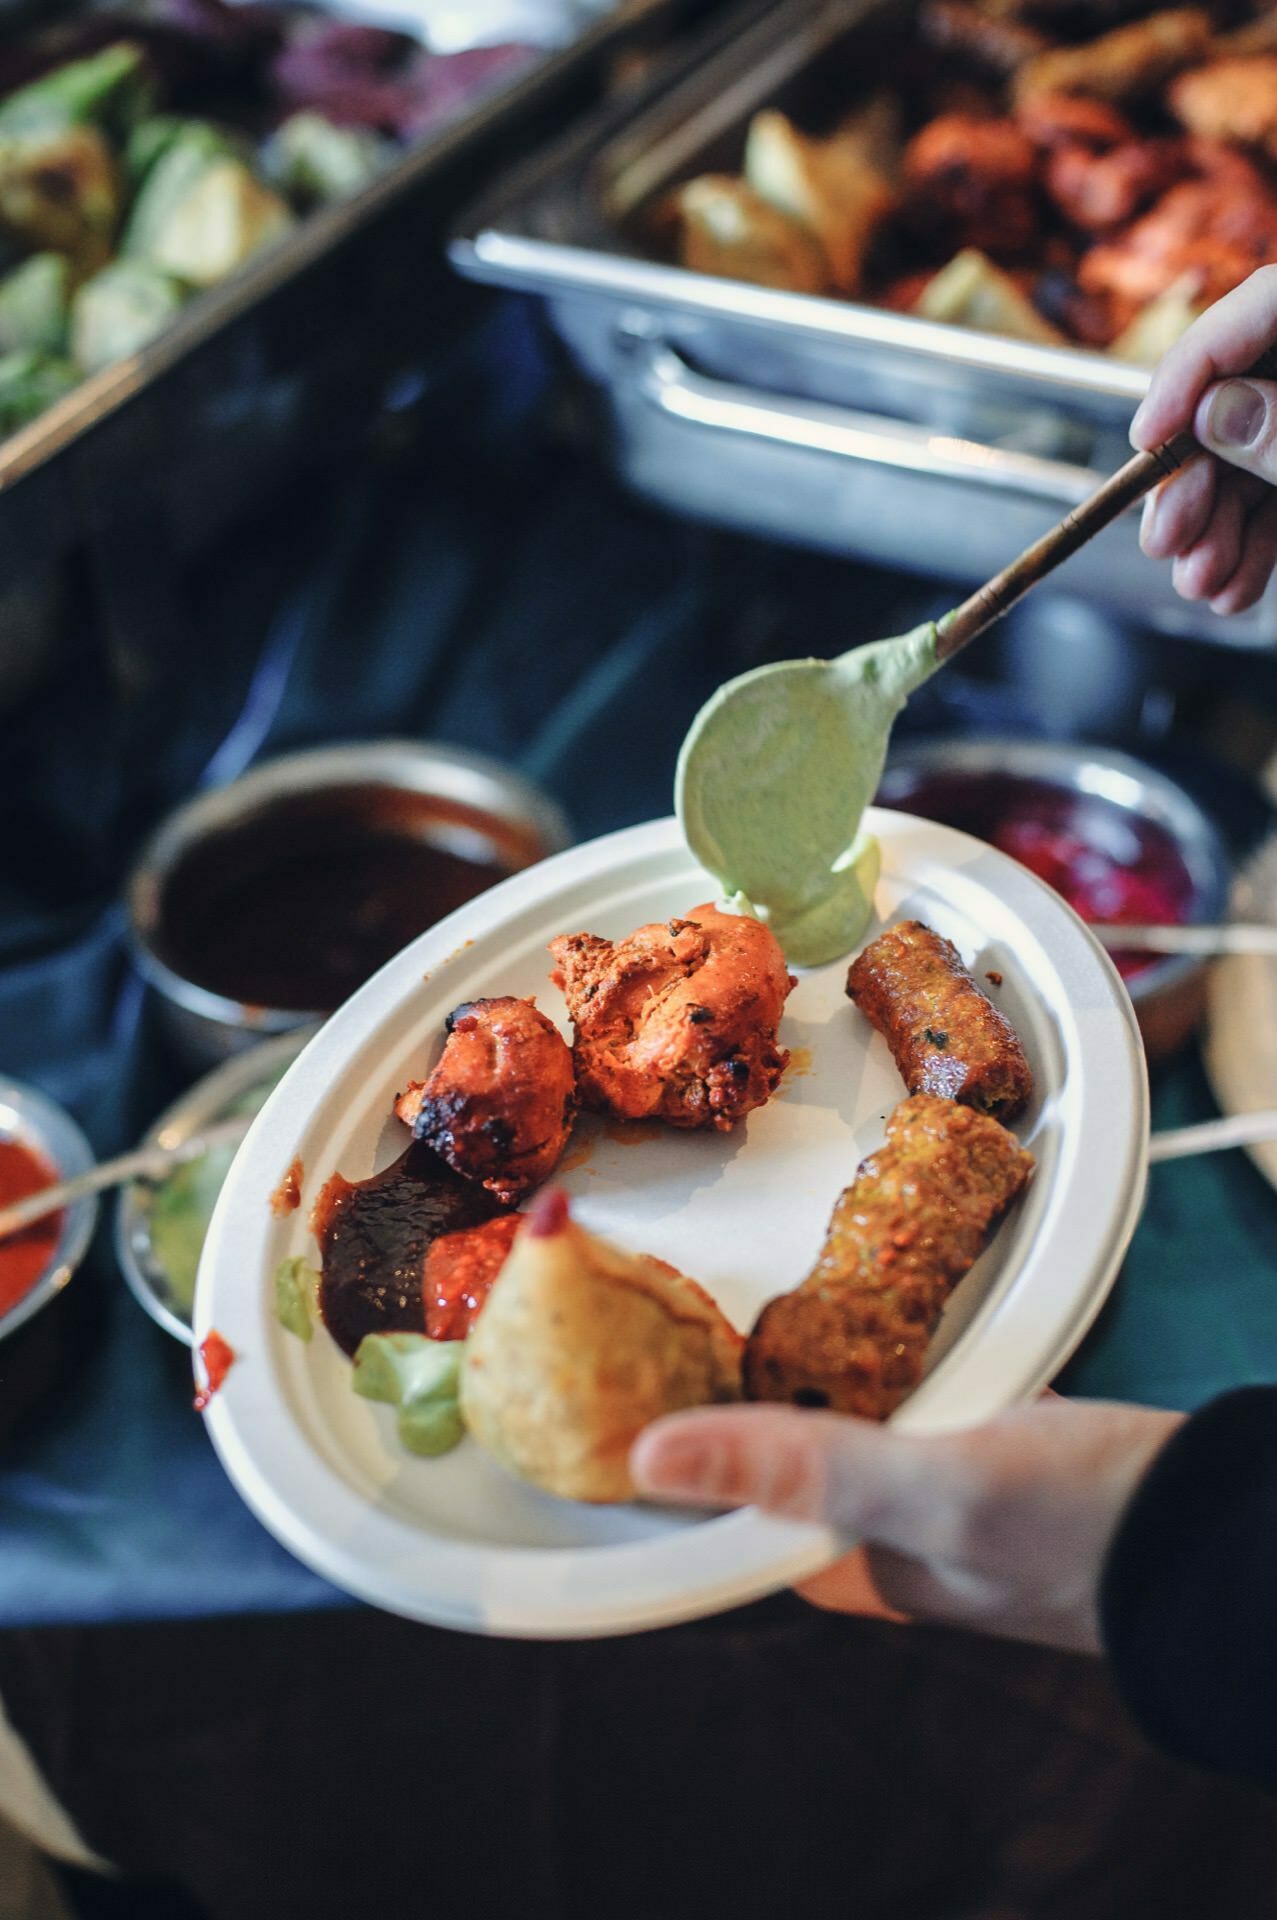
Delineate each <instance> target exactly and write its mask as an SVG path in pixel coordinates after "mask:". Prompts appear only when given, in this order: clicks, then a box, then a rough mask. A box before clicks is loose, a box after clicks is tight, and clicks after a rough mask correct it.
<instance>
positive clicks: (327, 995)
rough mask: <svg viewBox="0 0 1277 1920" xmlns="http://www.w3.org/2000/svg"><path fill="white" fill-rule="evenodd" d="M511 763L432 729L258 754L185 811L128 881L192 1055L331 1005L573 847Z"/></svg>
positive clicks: (225, 1050) (271, 1030)
mask: <svg viewBox="0 0 1277 1920" xmlns="http://www.w3.org/2000/svg"><path fill="white" fill-rule="evenodd" d="M569 839H570V833H569V829H568V825H567V822H566V820H565V819H564V816H563V815H562V813H561V812H560V811H559V809H558V808H557V807H556V806H555V805H554V803H553V802H552V801H551V800H550V799H549V798H548V797H547V796H546V795H545V794H543V793H542V792H540V791H539V789H538V788H536V787H534V786H533V785H532V784H531V783H530V782H529V781H527V780H525V779H523V778H522V777H521V775H519V774H518V773H516V772H515V771H514V770H513V769H511V768H509V767H505V766H502V765H501V764H500V763H499V762H498V761H494V760H489V759H487V758H486V757H485V756H484V755H482V754H477V753H470V752H467V751H465V750H463V749H460V748H456V747H448V746H442V745H440V744H438V743H437V742H433V741H413V740H376V741H363V742H357V743H352V744H343V745H340V746H331V747H318V748H312V749H308V750H306V751H303V752H300V753H290V754H285V755H283V756H282V757H281V758H279V759H276V760H268V761H263V762H262V764H261V765H260V766H258V767H255V768H253V770H252V771H251V772H249V773H246V774H244V775H243V776H242V777H241V778H240V779H238V780H234V781H232V782H231V783H230V784H229V785H227V786H224V787H218V788H214V789H212V790H210V791H209V792H207V793H202V794H200V795H198V796H197V797H196V798H195V799H193V800H190V801H188V802H187V803H186V805H185V806H182V807H179V808H178V810H177V811H176V813H173V814H171V815H170V816H169V818H168V819H167V820H166V821H165V822H164V823H163V824H162V825H161V826H160V828H159V829H158V831H157V832H156V833H155V834H154V835H153V837H152V838H151V840H150V841H149V842H148V844H147V845H146V847H145V848H144V849H143V851H142V854H141V857H140V859H139V860H138V863H137V866H136V867H135V868H134V871H133V874H132V877H131V879H130V881H129V887H128V905H129V917H130V922H131V931H132V936H133V952H134V957H135V959H136V961H137V964H138V967H139V970H140V971H141V973H142V974H143V976H144V978H145V979H146V980H147V982H148V983H149V985H150V986H151V988H152V989H153V990H154V992H155V995H156V999H157V1003H158V1005H159V1008H160V1011H161V1014H162V1016H163V1020H164V1023H165V1026H166V1028H167V1030H168V1032H169V1034H170V1037H171V1038H172V1040H173V1041H174V1043H175V1045H176V1047H177V1050H178V1051H179V1052H180V1053H181V1055H182V1056H183V1058H184V1059H185V1060H186V1061H187V1063H188V1064H189V1065H192V1066H197V1067H206V1066H211V1065H216V1064H217V1063H218V1062H219V1061H221V1060H225V1059H226V1058H227V1057H228V1056H229V1055H231V1054H233V1053H237V1052H239V1051H241V1050H242V1049H243V1048H244V1047H246V1046H249V1045H251V1044H252V1043H253V1042H254V1041H255V1040H260V1039H263V1038H266V1037H268V1036H270V1035H273V1034H279V1033H285V1032H288V1031H290V1030H291V1029H293V1028H295V1027H300V1026H306V1025H310V1024H311V1023H312V1022H313V1021H314V1020H316V1019H317V1018H320V1017H322V1016H323V1015H325V1014H329V1013H331V1012H333V1010H334V1009H335V1008H336V1007H338V1006H340V1005H341V1003H342V1001H344V1000H346V999H348V998H349V996H350V995H351V994H352V993H354V992H355V991H356V990H357V989H358V988H359V987H361V986H362V985H363V984H364V982H365V981H366V980H368V979H370V978H371V977H372V975H373V974H374V973H376V972H377V970H378V968H380V967H381V966H382V965H383V964H384V963H385V962H386V961H387V960H389V959H391V958H392V957H393V956H394V955H395V954H396V953H398V952H399V951H400V950H401V948H403V947H405V946H407V945H408V943H409V941H411V940H414V939H415V938H416V937H417V935H418V934H420V933H424V932H425V930H426V928H427V927H430V926H433V925H434V923H435V922H436V921H437V920H442V919H443V918H444V917H445V916H446V915H447V914H449V913H451V912H452V911H453V910H454V909H455V908H456V907H459V906H462V905H463V904H464V903H465V902H466V901H467V900H471V899H473V898H474V896H475V895H476V894H478V893H482V892H483V891H484V889H485V888H487V887H490V886H494V885H495V884H496V883H497V882H498V881H499V880H504V879H506V878H507V877H508V876H509V875H510V874H512V873H518V872H520V871H522V869H523V868H525V867H530V866H532V865H534V864H535V862H536V861H538V860H541V859H544V858H545V856H546V855H547V854H551V853H557V852H558V851H559V849H560V848H561V847H564V846H566V845H567V844H568V842H569Z"/></svg>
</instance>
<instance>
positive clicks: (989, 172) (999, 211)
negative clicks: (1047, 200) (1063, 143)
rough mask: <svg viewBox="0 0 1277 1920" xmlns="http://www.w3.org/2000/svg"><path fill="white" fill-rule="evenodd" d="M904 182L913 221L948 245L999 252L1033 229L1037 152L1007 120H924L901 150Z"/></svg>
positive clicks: (1022, 241) (953, 116) (961, 116)
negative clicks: (903, 154) (903, 151)
mask: <svg viewBox="0 0 1277 1920" xmlns="http://www.w3.org/2000/svg"><path fill="white" fill-rule="evenodd" d="M904 184H905V192H906V195H907V197H908V202H909V213H910V218H911V221H912V224H913V225H914V226H915V227H916V228H918V229H919V231H921V232H923V233H930V234H934V235H936V236H938V237H940V238H942V239H943V240H944V241H945V243H946V244H948V243H952V244H953V245H954V246H957V247H976V248H978V249H979V250H980V251H981V252H983V253H991V254H994V255H996V256H998V257H999V258H1004V257H1006V256H1008V255H1015V254H1020V253H1023V252H1024V250H1025V248H1026V247H1027V246H1028V245H1029V243H1030V242H1031V241H1032V240H1033V239H1034V238H1035V236H1036V234H1037V231H1038V226H1039V217H1038V196H1037V153H1036V151H1035V149H1034V147H1033V144H1032V142H1031V141H1030V140H1029V139H1027V138H1026V136H1025V135H1024V134H1023V133H1022V132H1021V131H1020V129H1019V127H1017V126H1016V125H1015V123H1014V121H1012V120H977V119H975V118H974V117H973V116H971V115H969V114H965V113H947V114H942V115H941V116H940V117H939V118H938V119H936V120H932V121H930V122H929V123H928V124H927V125H926V126H925V127H923V128H922V129H921V131H920V132H919V133H916V134H915V135H914V137H913V139H912V140H911V141H910V142H909V145H908V146H907V147H906V149H905V156H904Z"/></svg>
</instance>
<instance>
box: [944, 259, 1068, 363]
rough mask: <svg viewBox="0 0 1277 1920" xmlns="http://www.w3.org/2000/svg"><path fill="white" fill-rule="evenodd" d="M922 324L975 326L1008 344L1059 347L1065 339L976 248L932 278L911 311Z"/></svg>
mask: <svg viewBox="0 0 1277 1920" xmlns="http://www.w3.org/2000/svg"><path fill="white" fill-rule="evenodd" d="M910 311H911V312H912V313H916V314H920V315H921V316H922V318H923V319H924V320H945V321H947V322H948V324H949V325H950V326H951V327H976V328H979V329H980V330H981V331H982V332H984V333H1003V334H1006V335H1007V336H1008V337H1009V338H1010V339H1012V340H1036V341H1037V342H1038V343H1039V344H1040V345H1042V346H1045V347H1049V346H1062V345H1063V344H1064V335H1063V334H1062V333H1061V332H1060V331H1059V329H1058V328H1056V327H1053V326H1052V325H1051V323H1050V321H1049V320H1046V319H1044V318H1043V316H1042V315H1041V314H1040V313H1039V312H1038V310H1037V308H1036V307H1035V306H1034V304H1033V302H1032V301H1031V300H1030V299H1029V297H1028V295H1027V294H1026V293H1025V292H1024V290H1023V288H1022V287H1021V286H1020V285H1019V284H1018V283H1017V281H1016V280H1014V279H1013V278H1012V277H1011V275H1010V274H1009V273H1005V272H1004V271H1003V270H1002V268H1001V267H995V266H994V264H993V262H992V260H990V259H989V258H988V256H987V255H986V254H983V253H981V252H980V250H979V248H978V247H964V248H963V249H962V252H961V253H955V254H954V256H953V259H952V260H950V262H949V264H948V265H947V266H945V267H941V269H940V271H939V273H936V274H932V275H931V277H930V278H929V279H928V280H927V282H926V284H925V285H924V286H923V288H922V290H921V292H920V293H919V294H918V295H917V298H916V299H915V300H914V302H913V305H912V307H911V308H910Z"/></svg>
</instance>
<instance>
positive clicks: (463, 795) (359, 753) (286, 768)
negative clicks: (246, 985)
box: [125, 739, 572, 1036]
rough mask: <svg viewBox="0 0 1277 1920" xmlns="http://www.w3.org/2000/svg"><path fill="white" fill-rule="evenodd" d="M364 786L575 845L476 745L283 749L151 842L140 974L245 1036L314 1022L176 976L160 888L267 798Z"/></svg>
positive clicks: (135, 883)
mask: <svg viewBox="0 0 1277 1920" xmlns="http://www.w3.org/2000/svg"><path fill="white" fill-rule="evenodd" d="M441 771H442V774H443V776H444V777H443V779H442V780H441V779H440V773H441ZM361 784H362V785H368V784H372V785H376V784H381V785H384V786H388V787H389V786H397V787H400V788H402V789H404V790H405V791H407V792H411V793H420V794H427V795H430V794H437V795H438V796H439V797H440V798H441V799H454V800H458V801H460V802H462V803H463V804H466V805H470V806H473V807H475V808H476V809H477V810H479V811H486V812H488V813H490V814H492V815H493V816H494V817H496V818H498V819H503V820H509V821H511V822H517V823H519V824H527V825H530V826H531V827H532V829H533V831H534V832H535V833H536V834H537V835H538V836H539V838H540V840H541V843H542V845H543V846H544V848H545V852H546V854H547V855H548V854H552V853H558V852H560V851H561V850H562V849H563V848H564V847H566V846H570V845H571V841H572V834H571V829H570V827H569V825H568V820H567V816H566V814H565V813H564V812H563V810H562V809H561V808H560V807H559V806H558V805H557V803H556V802H555V801H554V800H552V799H551V798H550V797H549V795H548V794H545V793H543V792H542V791H541V789H540V788H539V787H537V786H535V785H534V784H533V783H532V782H531V781H530V780H528V779H527V778H525V776H524V775H523V774H521V773H519V772H518V771H517V770H516V769H514V768H511V767H507V766H505V765H504V764H503V763H502V762H501V761H499V760H495V759H493V758H491V757H490V756H489V755H487V754H482V753H475V752H472V751H471V750H470V749H469V748H463V747H454V746H448V745H446V744H445V743H444V742H442V741H434V740H408V739H383V740H368V741H341V742H337V743H335V744H332V745H325V746H320V747H304V748H301V749H299V750H297V751H295V752H291V753H284V754H278V755H276V756H274V757H273V758H271V759H269V760H263V761H262V762H261V764H260V765H258V766H255V767H252V768H250V769H249V771H248V772H247V773H243V774H241V775H239V776H238V778H236V779H234V780H230V781H227V782H226V783H225V784H224V785H222V786H219V787H213V788H210V789H209V790H208V791H206V792H202V793H197V794H195V795H194V796H193V797H192V798H191V799H189V800H186V801H184V802H182V804H181V805H180V806H178V807H176V808H175V809H174V810H173V811H172V812H171V813H169V814H168V815H167V816H166V817H165V819H163V820H162V821H161V822H160V823H159V825H158V826H157V827H156V828H155V830H154V831H153V832H152V833H151V834H150V836H149V837H148V838H147V839H146V841H144V843H143V845H142V848H141V851H140V852H139V854H138V856H137V859H136V860H135V861H134V863H133V867H132V870H131V871H130V874H129V877H128V880H127V882H126V884H125V902H126V906H127V909H128V930H129V944H130V948H131V951H132V955H133V959H134V962H135V964H136V966H137V968H138V971H139V972H140V973H141V974H142V976H143V978H144V979H145V980H146V981H147V982H148V983H149V984H150V985H151V986H153V987H154V988H155V989H156V990H157V991H158V992H159V993H161V994H162V995H163V996H164V997H165V998H166V999H167V1000H169V1001H171V1002H172V1003H173V1004H174V1005H175V1006H177V1007H180V1008H182V1009H183V1010H184V1011H185V1012H187V1013H191V1014H194V1015H195V1016H196V1017H197V1018H199V1019H201V1020H206V1021H209V1022H211V1023H213V1024H215V1025H217V1026H220V1027H226V1028H233V1029H235V1030H236V1031H239V1032H248V1033H259V1034H262V1035H263V1036H272V1035H282V1034H284V1033H287V1032H291V1031H292V1030H293V1029H295V1028H297V1027H299V1026H304V1025H306V1024H307V1023H308V1022H310V1021H312V1020H314V1019H316V1018H317V1017H318V1016H319V1015H320V1014H321V1013H322V1012H323V1011H324V1010H323V1009H315V1008H307V1007H259V1006H250V1005H247V1004H246V1003H245V1002H243V1001H241V1000H236V999H234V998H232V997H231V996H230V995H229V994H223V993H219V992H217V990H216V989H215V988H212V987H203V986H200V985H199V984H198V983H197V982H196V981H194V980H189V979H187V977H186V976H185V975H184V974H182V973H179V972H178V971H177V970H176V969H175V968H174V967H172V966H171V965H170V964H169V963H168V961H166V960H165V959H164V957H163V955H162V954H161V953H160V952H159V951H158V949H157V946H156V940H157V936H158V933H159V929H160V927H161V924H162V896H163V890H164V885H165V882H166V881H167V879H168V878H169V876H170V875H171V874H172V872H173V871H174V869H175V867H176V866H177V864H178V862H179V861H180V860H181V859H182V857H183V856H184V855H185V854H186V853H187V852H189V850H190V848H191V847H193V846H195V845H197V844H198V843H199V841H201V840H202V839H204V838H205V837H207V836H209V835H212V834H216V833H219V832H224V831H226V830H227V829H228V828H230V827H232V826H234V825H235V824H237V822H239V821H240V820H243V819H245V818H247V817H248V816H249V815H250V814H252V813H253V812H255V811H257V810H258V809H259V808H261V807H262V806H264V805H266V804H268V803H269V802H270V801H272V800H276V799H280V798H283V797H285V796H287V795H290V794H295V793H305V792H312V791H316V790H319V789H323V788H340V787H348V786H356V785H361Z"/></svg>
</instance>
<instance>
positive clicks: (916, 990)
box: [847, 920, 1033, 1120]
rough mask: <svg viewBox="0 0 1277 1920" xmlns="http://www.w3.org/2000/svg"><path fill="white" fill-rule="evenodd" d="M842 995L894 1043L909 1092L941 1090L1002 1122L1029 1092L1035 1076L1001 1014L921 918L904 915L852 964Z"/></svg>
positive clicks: (955, 954)
mask: <svg viewBox="0 0 1277 1920" xmlns="http://www.w3.org/2000/svg"><path fill="white" fill-rule="evenodd" d="M847 993H848V996H849V998H850V999H852V1000H854V1001H855V1003H856V1005H857V1006H858V1007H859V1008H860V1011H861V1012H862V1013H863V1014H864V1015H865V1018H866V1019H867V1020H868V1021H869V1022H870V1023H871V1025H873V1026H875V1027H877V1029H878V1031H879V1033H881V1034H882V1035H883V1037H884V1038H885V1040H886V1042H887V1045H888V1046H889V1047H890V1048H891V1055H892V1058H893V1059H894V1061H895V1063H896V1065H897V1066H898V1067H899V1069H900V1072H901V1076H902V1078H903V1080H904V1083H905V1085H906V1086H907V1087H908V1089H909V1091H910V1093H935V1094H941V1095H943V1096H944V1097H945V1098H946V1099H949V1100H957V1101H960V1102H961V1103H962V1104H963V1105H964V1106H968V1107H978V1108H980V1110H981V1111H982V1112H985V1113H991V1114H994V1115H996V1116H997V1117H998V1118H999V1119H1001V1120H1011V1119H1014V1117H1015V1115H1016V1114H1017V1113H1020V1112H1021V1111H1022V1110H1023V1108H1024V1107H1025V1106H1026V1105H1027V1104H1028V1102H1029V1099H1030V1098H1031V1096H1032V1093H1033V1074H1032V1072H1031V1071H1030V1068H1029V1063H1028V1061H1027V1060H1026V1059H1025V1057H1024V1048H1023V1047H1022V1046H1021V1045H1020V1040H1019V1036H1018V1035H1017V1033H1016V1031H1015V1028H1014V1027H1013V1026H1012V1025H1011V1022H1010V1021H1009V1020H1008V1019H1007V1018H1006V1015H1005V1014H1002V1013H999V1012H998V1009H997V1008H996V1007H995V1006H994V1005H993V1004H992V1002H991V1001H990V1000H989V999H988V998H987V997H986V996H985V995H984V994H983V993H981V991H980V989H979V987H977V985H976V983H975V981H974V980H973V979H972V978H971V975H970V974H969V973H968V972H967V969H966V968H965V967H964V966H963V964H962V959H961V956H960V955H959V953H958V949H957V948H956V947H955V946H954V944H953V942H952V941H951V940H946V939H945V937H944V935H943V934H940V933H936V932H935V931H934V930H933V929H932V928H931V927H927V926H924V925H923V923H922V922H921V920H903V921H901V923H900V925H899V926H895V927H889V928H888V930H887V932H886V933H883V934H880V935H879V936H878V938H877V939H876V940H873V941H871V942H870V944H869V945H868V946H867V947H866V948H865V950H864V952H863V953H862V954H860V955H859V956H858V958H856V959H855V960H853V961H852V963H851V968H850V970H849V972H848V974H847Z"/></svg>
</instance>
